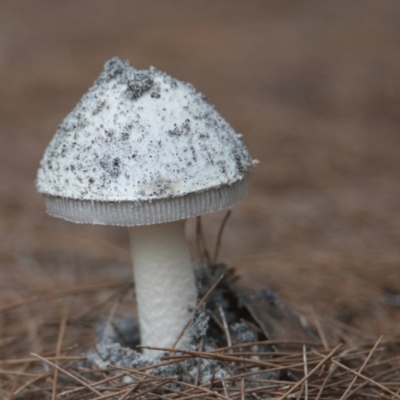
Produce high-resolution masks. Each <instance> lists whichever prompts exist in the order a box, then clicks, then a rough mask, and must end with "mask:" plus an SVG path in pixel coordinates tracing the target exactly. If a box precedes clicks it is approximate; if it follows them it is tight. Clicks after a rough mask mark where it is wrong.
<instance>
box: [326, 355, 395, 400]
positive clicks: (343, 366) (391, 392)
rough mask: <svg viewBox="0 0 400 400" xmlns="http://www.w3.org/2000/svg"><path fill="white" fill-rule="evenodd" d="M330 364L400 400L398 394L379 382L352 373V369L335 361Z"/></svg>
mask: <svg viewBox="0 0 400 400" xmlns="http://www.w3.org/2000/svg"><path fill="white" fill-rule="evenodd" d="M332 362H333V363H335V364H336V365H337V366H338V367H340V368H343V369H345V370H346V371H349V372H351V373H352V374H354V375H357V376H358V377H359V378H361V379H364V380H366V381H368V382H369V383H371V384H373V385H375V386H377V387H378V388H380V389H382V390H384V391H385V392H387V393H390V394H391V395H392V396H394V397H396V399H400V395H399V394H397V393H395V392H393V391H391V390H390V389H388V388H387V387H386V386H384V385H381V384H380V383H379V382H376V381H374V380H373V379H371V378H368V377H367V376H365V375H363V374H360V373H359V372H357V371H354V370H353V369H351V368H349V367H346V366H345V365H343V364H341V363H340V362H338V361H336V360H332Z"/></svg>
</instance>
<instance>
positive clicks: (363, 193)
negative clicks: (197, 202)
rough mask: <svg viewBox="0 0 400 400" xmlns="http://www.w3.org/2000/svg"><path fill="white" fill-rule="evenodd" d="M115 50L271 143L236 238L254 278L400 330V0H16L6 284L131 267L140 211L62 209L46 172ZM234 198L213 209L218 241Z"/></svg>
mask: <svg viewBox="0 0 400 400" xmlns="http://www.w3.org/2000/svg"><path fill="white" fill-rule="evenodd" d="M112 56H119V57H120V58H123V59H128V60H130V62H131V63H132V64H133V65H134V66H135V67H136V68H148V67H149V66H150V65H154V66H156V67H157V68H159V69H161V70H165V71H166V72H168V73H169V74H171V75H172V76H174V77H176V78H178V79H180V80H185V81H189V82H191V83H193V84H194V85H195V87H196V88H197V89H198V90H199V91H201V92H203V93H204V94H206V95H207V96H208V97H209V98H210V100H211V102H212V103H214V104H215V106H216V108H217V109H218V110H219V111H220V113H221V114H222V115H223V116H224V117H225V118H226V119H227V120H228V121H229V122H230V123H231V124H232V125H233V127H234V128H235V129H236V130H237V131H238V132H241V133H243V134H244V135H245V143H246V144H247V146H248V148H249V150H250V152H251V154H252V155H253V157H254V158H257V159H259V160H260V164H259V166H257V168H255V169H254V170H253V176H252V188H251V192H250V194H249V196H248V197H247V199H246V200H245V201H243V202H242V203H241V204H238V205H237V206H235V207H234V208H233V215H232V216H231V218H230V220H229V223H228V225H227V228H226V230H225V234H224V242H223V248H222V251H221V255H220V259H221V260H223V261H226V262H227V263H229V264H230V265H232V266H234V267H236V268H237V270H238V271H239V273H240V274H241V275H242V277H243V283H244V284H245V285H247V286H251V287H254V288H257V287H260V286H261V285H267V286H269V287H270V288H271V289H273V290H276V291H278V293H279V294H280V295H281V297H282V298H283V299H286V300H288V301H289V302H292V303H296V304H297V305H301V306H304V307H308V306H310V305H312V306H313V307H314V308H315V309H316V310H317V311H318V312H319V313H322V314H327V315H332V316H334V317H336V318H338V319H340V320H342V321H345V322H351V323H354V324H356V325H357V324H358V325H360V324H361V325H363V324H364V323H368V324H369V325H368V326H369V327H370V329H373V330H375V331H376V332H380V331H388V332H392V333H393V332H397V333H400V324H399V321H400V308H399V307H395V306H390V305H388V302H390V299H392V300H393V297H390V296H389V294H398V293H400V187H399V182H400V180H399V178H400V157H399V154H400V152H399V150H400V3H399V2H398V1H397V0H381V1H379V2H377V1H370V0H352V1H348V0H346V1H344V0H343V1H335V2H327V1H324V2H323V1H319V0H315V1H312V0H310V1H301V0H287V1H284V2H279V1H275V2H268V1H265V0H258V1H257V0H242V1H236V0H229V1H228V0H220V1H214V0H191V1H187V0H174V1H170V0H167V1H155V0H148V1H144V0H143V1H132V0H129V1H128V0H114V1H106V0H96V1H88V0H81V1H79V2H77V1H62V2H61V1H58V2H55V1H50V0H36V1H22V0H13V1H7V0H1V1H0V298H1V299H2V300H3V301H14V300H15V299H16V298H19V297H22V298H23V297H24V296H28V295H32V294H34V293H37V292H41V291H46V290H47V291H49V290H54V288H57V287H69V286H72V285H75V284H83V283H87V282H100V281H104V280H110V281H116V282H117V281H124V280H125V281H126V280H129V279H131V278H130V276H131V275H130V274H131V270H130V265H129V262H130V254H129V249H128V237H127V233H126V231H125V230H124V229H122V228H112V227H96V226H79V225H75V224H72V223H68V222H65V221H63V220H58V219H55V218H51V217H49V216H47V215H46V213H45V209H44V204H43V201H42V198H41V197H40V196H39V195H38V194H37V193H36V191H35V188H34V184H33V182H34V179H35V175H36V170H37V167H38V163H39V160H40V158H41V156H42V154H43V151H44V149H45V147H46V146H47V143H48V142H49V140H50V139H51V137H52V136H53V134H54V132H55V130H56V128H57V125H58V124H59V123H60V122H61V120H62V119H63V118H64V117H65V116H66V115H67V113H68V112H69V111H70V110H71V109H72V107H73V106H74V105H75V103H76V102H77V101H78V100H79V98H80V97H81V96H82V94H83V93H84V92H85V91H86V90H87V88H88V87H89V86H90V85H91V84H92V82H93V80H94V79H95V78H96V77H97V75H98V74H99V73H100V71H101V69H102V66H103V64H104V62H105V61H106V60H107V59H108V58H110V57H112ZM223 215H224V213H217V214H215V215H209V216H207V217H206V218H204V225H205V230H206V234H207V241H208V244H209V247H210V249H211V250H212V248H213V246H214V243H215V236H216V232H217V230H218V226H219V224H220V222H221V219H222V217H223ZM188 234H189V237H190V238H191V243H192V246H193V221H192V222H191V223H190V224H189V225H188ZM388 299H389V300H388ZM371 320H372V321H373V323H372V324H371V323H370V322H371ZM396 321H397V322H396ZM371 326H372V328H371Z"/></svg>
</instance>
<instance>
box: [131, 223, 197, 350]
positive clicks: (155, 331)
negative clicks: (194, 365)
mask: <svg viewBox="0 0 400 400" xmlns="http://www.w3.org/2000/svg"><path fill="white" fill-rule="evenodd" d="M129 232H130V238H131V249H132V253H133V275H134V280H135V286H136V299H137V304H138V313H139V325H140V335H141V344H142V345H143V346H157V347H171V346H172V345H173V344H174V342H175V341H176V339H177V338H178V336H179V334H180V333H181V331H182V329H183V327H184V326H185V324H186V323H187V321H188V319H189V318H191V316H192V313H193V310H194V308H195V306H196V298H197V293H196V285H195V280H194V274H193V268H192V263H191V258H190V254H189V250H188V247H187V243H186V237H185V232H184V221H175V222H168V223H164V224H156V225H148V226H135V227H130V228H129ZM188 340H189V335H188V332H186V333H185V334H184V335H183V336H182V338H181V340H180V341H179V343H178V348H184V347H185V346H186V345H187V343H188ZM145 352H146V353H148V354H155V352H154V351H151V353H150V350H148V351H146V350H145Z"/></svg>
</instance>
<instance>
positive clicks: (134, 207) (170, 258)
mask: <svg viewBox="0 0 400 400" xmlns="http://www.w3.org/2000/svg"><path fill="white" fill-rule="evenodd" d="M252 163H253V162H252V160H251V158H250V156H249V154H248V151H247V149H246V148H245V147H244V145H243V143H242V140H241V135H238V134H237V133H235V131H234V130H233V129H232V127H231V126H230V125H229V124H228V123H227V122H226V121H225V120H224V119H223V118H222V117H221V116H220V115H219V114H218V113H217V112H216V111H215V109H214V108H213V106H212V105H210V104H209V102H208V100H207V99H206V98H205V97H204V96H203V95H201V94H199V93H197V92H196V91H195V89H194V88H193V86H192V85H190V84H188V83H184V82H180V81H178V80H176V79H174V78H172V77H170V76H169V75H167V74H166V73H163V72H160V71H158V70H156V69H155V68H150V69H149V70H143V71H142V70H141V71H139V70H136V69H134V68H133V67H132V66H130V65H129V63H128V62H127V61H122V60H120V59H118V58H113V59H111V60H109V61H107V62H106V64H105V67H104V71H103V72H102V73H101V74H100V76H99V78H98V79H97V80H96V81H95V83H94V85H93V86H92V87H91V88H90V89H89V90H88V92H87V93H86V94H85V95H84V96H83V97H82V99H81V100H80V101H79V102H78V104H77V105H76V107H75V108H74V109H73V110H72V112H71V113H70V114H69V115H68V116H67V117H66V118H65V119H64V120H63V122H62V123H61V125H60V126H59V128H58V130H57V132H56V134H55V136H54V137H53V139H52V140H51V142H50V144H49V146H48V147H47V149H46V151H45V154H44V156H43V159H42V161H41V163H40V168H39V171H38V175H37V180H36V187H37V190H38V192H39V193H42V194H43V195H44V199H45V203H46V207H47V211H48V213H49V214H51V215H53V216H55V217H61V218H64V219H66V220H69V221H73V222H76V223H90V224H102V225H120V226H127V227H129V232H130V237H131V247H132V250H133V251H132V252H133V264H134V280H135V287H136V297H137V304H138V314H139V326H140V334H141V343H142V345H144V346H159V347H169V346H172V345H173V344H174V342H175V341H176V340H177V338H178V336H179V334H180V333H181V331H182V329H183V327H184V326H185V324H187V322H188V320H189V318H190V317H191V316H192V313H193V310H194V308H195V306H196V297H197V293H196V286H195V280H194V274H193V269H192V264H191V258H190V254H189V250H188V248H187V244H186V240H185V233H184V220H185V219H186V218H189V217H195V216H199V215H202V214H206V213H210V212H214V211H217V210H220V209H223V208H226V207H229V206H231V205H232V204H234V203H236V202H238V201H240V200H241V199H242V198H243V197H244V196H245V195H246V193H247V188H248V170H249V168H250V166H251V165H252ZM188 340H189V337H188V334H187V333H185V334H184V335H183V336H182V338H181V339H180V341H179V343H178V347H179V348H184V347H185V346H187V344H188Z"/></svg>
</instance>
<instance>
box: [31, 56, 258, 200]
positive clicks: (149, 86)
mask: <svg viewBox="0 0 400 400" xmlns="http://www.w3.org/2000/svg"><path fill="white" fill-rule="evenodd" d="M251 165H252V160H251V158H250V156H249V153H248V151H247V149H246V148H245V146H244V145H243V143H242V140H241V135H238V134H237V133H236V132H235V131H234V130H233V128H232V127H231V126H230V125H229V124H228V123H227V122H226V121H225V120H224V119H223V118H222V117H221V116H220V115H219V114H218V112H217V111H215V109H214V107H213V106H212V105H210V104H209V102H208V101H207V99H206V98H205V97H204V96H203V95H202V94H200V93H197V92H196V91H195V89H194V88H193V86H192V85H190V84H188V83H184V82H181V81H178V80H176V79H174V78H171V77H170V76H169V75H167V74H165V73H163V72H160V71H158V70H156V69H155V68H150V69H149V70H144V71H138V70H136V69H134V68H133V67H131V66H130V65H129V63H128V62H127V61H121V60H120V59H118V58H113V59H111V60H109V61H107V63H106V64H105V68H104V71H103V72H102V73H101V75H100V77H99V78H98V79H97V81H96V82H95V83H94V85H93V86H92V87H91V88H90V89H89V91H88V92H87V93H86V94H85V95H84V96H83V97H82V99H81V100H80V101H79V103H78V104H77V106H76V107H75V108H74V110H73V111H72V112H71V113H70V114H69V115H68V116H67V117H66V118H65V119H64V121H63V122H62V123H61V125H60V126H59V128H58V130H57V132H56V134H55V136H54V138H53V139H52V141H51V142H50V144H49V146H48V148H47V149H46V152H45V154H44V157H43V159H42V161H41V163H40V168H39V171H38V176H37V180H36V186H37V190H38V191H39V192H40V193H43V194H45V195H50V196H57V197H62V198H68V199H71V200H73V199H75V200H88V201H94V202H109V201H113V202H126V201H130V202H139V203H140V202H148V201H152V200H156V199H171V198H176V197H180V196H185V195H188V194H191V193H195V192H201V191H205V190H209V189H213V188H219V187H222V186H225V185H228V186H230V185H233V184H234V183H235V182H238V181H241V180H243V179H245V177H246V174H247V170H248V169H249V168H250V166H251Z"/></svg>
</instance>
